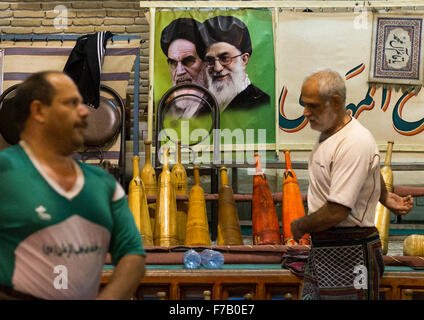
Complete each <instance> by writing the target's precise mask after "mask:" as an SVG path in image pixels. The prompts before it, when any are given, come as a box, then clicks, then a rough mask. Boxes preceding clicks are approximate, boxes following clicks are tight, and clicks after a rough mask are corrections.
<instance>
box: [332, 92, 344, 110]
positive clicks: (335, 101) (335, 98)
mask: <svg viewBox="0 0 424 320" xmlns="http://www.w3.org/2000/svg"><path fill="white" fill-rule="evenodd" d="M330 102H331V104H332V105H333V107H335V108H340V107H342V104H343V103H342V97H340V95H338V94H333V95H332V96H331V99H330Z"/></svg>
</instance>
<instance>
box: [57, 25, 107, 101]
mask: <svg viewBox="0 0 424 320" xmlns="http://www.w3.org/2000/svg"><path fill="white" fill-rule="evenodd" d="M112 36H113V34H112V33H111V32H110V31H104V32H97V33H94V34H87V35H84V36H81V37H79V38H78V39H77V42H76V44H75V47H74V48H73V49H72V51H71V54H70V55H69V58H68V61H67V62H66V65H65V68H64V69H63V72H64V73H66V74H67V75H68V76H70V77H71V78H72V79H73V80H74V81H75V83H76V84H77V87H78V89H79V91H80V93H81V96H82V98H83V102H84V103H85V104H86V105H88V106H90V107H93V108H96V109H97V108H98V106H99V99H100V74H101V70H102V63H103V57H104V54H105V51H106V43H107V40H108V39H109V38H110V37H112Z"/></svg>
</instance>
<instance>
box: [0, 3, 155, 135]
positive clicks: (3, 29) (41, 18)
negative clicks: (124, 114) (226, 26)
mask: <svg viewBox="0 0 424 320" xmlns="http://www.w3.org/2000/svg"><path fill="white" fill-rule="evenodd" d="M139 3H140V2H139V0H132V1H34V0H25V1H13V0H11V1H8V2H3V1H1V0H0V33H2V34H31V33H33V34H87V33H94V32H100V31H111V32H113V33H116V34H118V35H138V36H140V37H141V39H142V40H147V41H146V42H143V43H142V44H141V49H140V55H141V56H140V88H139V92H140V95H139V110H140V114H139V119H140V122H141V125H140V129H143V128H146V130H147V125H145V123H146V122H147V99H148V82H149V80H148V73H149V72H148V69H149V68H148V67H149V66H148V64H149V41H148V40H149V25H148V23H147V20H146V18H145V16H144V12H145V11H144V9H142V8H140V5H139ZM58 6H63V7H65V8H66V10H67V28H61V29H57V28H55V27H54V22H55V19H56V18H57V17H58V16H59V15H60V14H61V13H60V11H59V10H63V9H61V7H58ZM63 7H62V8H63ZM55 8H56V9H58V10H56V12H55ZM62 12H63V11H62ZM56 21H57V19H56ZM128 93H129V94H130V99H131V111H130V113H129V114H130V115H131V119H132V118H133V109H132V108H133V101H134V75H133V74H132V75H131V80H130V82H129V86H128ZM143 124H144V125H143ZM141 134H143V135H144V136H145V137H146V136H147V132H141ZM127 137H128V136H127ZM140 137H141V135H140Z"/></svg>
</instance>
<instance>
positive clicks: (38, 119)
mask: <svg viewBox="0 0 424 320" xmlns="http://www.w3.org/2000/svg"><path fill="white" fill-rule="evenodd" d="M14 108H15V109H14V110H15V111H16V121H17V124H18V126H19V131H20V138H21V140H20V142H19V143H18V144H16V145H14V146H12V147H10V148H8V149H5V150H3V151H2V152H0V181H1V182H2V183H1V184H0V244H1V245H0V296H3V297H10V298H12V297H26V296H28V297H35V298H40V299H96V298H97V299H130V298H131V296H132V294H133V293H134V291H135V289H136V288H137V286H138V284H139V282H140V280H141V278H142V277H143V275H144V273H145V250H144V248H143V244H142V240H141V236H140V233H139V231H138V229H137V227H136V225H135V222H134V218H133V216H132V214H131V211H130V210H129V207H128V203H127V199H126V196H125V192H124V190H123V188H122V187H121V186H120V185H119V183H118V182H117V181H116V180H115V179H114V178H113V177H112V176H111V175H110V174H108V173H107V172H106V171H104V170H103V169H101V168H99V167H96V166H93V165H88V164H85V163H78V162H76V161H75V160H73V159H72V157H71V156H72V153H73V152H75V151H76V150H77V149H78V148H79V147H80V146H82V145H83V143H84V136H83V133H84V129H85V128H86V127H87V116H88V114H89V111H88V109H87V107H86V106H85V105H83V104H82V98H81V95H80V93H79V92H78V88H77V87H76V85H75V84H74V82H73V81H72V79H71V78H69V77H68V76H67V75H65V74H63V73H61V72H56V71H52V72H50V71H48V72H41V73H36V74H33V75H32V76H30V77H29V78H27V80H25V81H24V82H23V83H22V84H20V85H19V87H18V90H17V92H16V97H15V106H14ZM107 253H110V254H111V257H112V263H113V264H114V265H115V269H114V272H113V275H112V277H111V279H110V281H109V283H108V284H107V285H106V286H105V287H104V288H103V290H102V291H101V292H100V293H99V286H100V280H101V275H102V268H103V265H104V262H105V257H106V254H107Z"/></svg>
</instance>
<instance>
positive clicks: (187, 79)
mask: <svg viewBox="0 0 424 320" xmlns="http://www.w3.org/2000/svg"><path fill="white" fill-rule="evenodd" d="M175 82H176V83H177V84H179V83H185V82H192V79H191V78H190V77H184V78H177V79H175Z"/></svg>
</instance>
